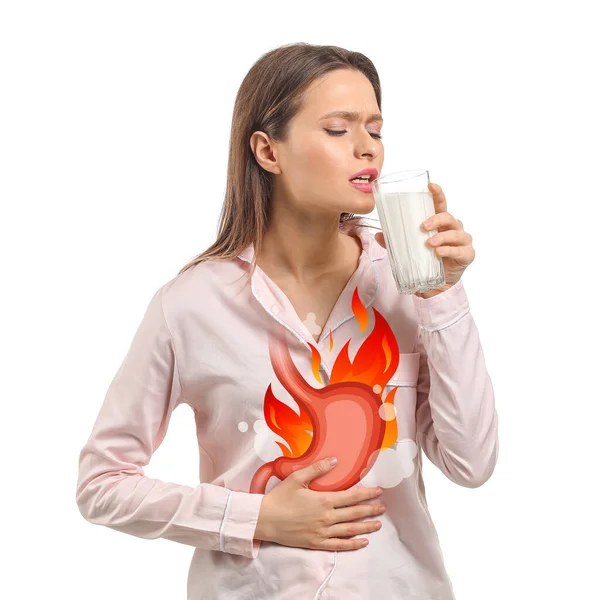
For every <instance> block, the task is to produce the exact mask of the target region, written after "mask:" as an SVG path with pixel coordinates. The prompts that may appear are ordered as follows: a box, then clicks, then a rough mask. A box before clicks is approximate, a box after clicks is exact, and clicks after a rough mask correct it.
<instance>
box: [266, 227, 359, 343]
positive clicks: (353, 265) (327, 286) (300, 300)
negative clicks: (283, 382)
mask: <svg viewBox="0 0 600 600" xmlns="http://www.w3.org/2000/svg"><path fill="white" fill-rule="evenodd" d="M346 237H347V238H348V244H347V250H346V256H345V260H344V261H343V262H342V267H340V268H339V269H338V270H337V271H335V272H334V273H333V274H332V275H330V276H329V277H327V279H326V281H323V282H322V283H320V284H318V285H314V286H312V287H310V288H307V287H306V286H302V285H300V284H298V283H297V282H294V281H293V280H286V281H282V280H280V281H278V280H276V279H273V281H274V282H275V283H276V284H277V286H278V287H279V288H280V289H281V290H282V291H283V293H284V294H285V295H286V296H287V297H288V299H289V301H290V303H291V304H292V306H293V307H294V309H295V311H296V313H297V314H298V317H299V318H300V320H301V321H303V322H304V324H305V325H306V327H307V328H308V330H309V331H310V332H311V334H312V336H313V338H314V339H315V341H316V342H319V341H320V337H321V335H323V334H324V333H325V332H323V327H324V326H325V323H327V319H328V317H329V315H330V314H331V311H332V310H333V308H334V306H335V304H336V302H337V300H338V298H339V297H340V294H341V293H342V291H343V290H344V288H345V287H346V284H347V283H348V280H349V279H350V277H352V275H353V273H354V272H355V271H356V269H357V268H358V262H359V259H360V256H361V253H362V244H361V242H360V240H359V239H358V238H357V237H355V236H351V235H347V236H346ZM309 313H313V315H314V316H313V315H310V314H309Z"/></svg>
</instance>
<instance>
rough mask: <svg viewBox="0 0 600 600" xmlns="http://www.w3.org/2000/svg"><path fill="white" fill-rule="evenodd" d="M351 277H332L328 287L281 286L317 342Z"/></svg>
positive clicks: (283, 284) (281, 284)
mask: <svg viewBox="0 0 600 600" xmlns="http://www.w3.org/2000/svg"><path fill="white" fill-rule="evenodd" d="M348 279H349V277H348V276H337V277H332V278H331V279H330V281H328V282H327V284H326V285H320V286H313V287H311V288H310V289H307V288H304V287H301V286H298V285H294V284H290V285H286V284H285V283H283V282H282V283H280V284H279V286H280V288H281V289H282V291H283V292H284V293H285V295H286V296H287V298H288V300H289V301H290V304H291V305H292V306H293V308H294V310H295V311H296V314H297V315H298V317H299V319H300V321H302V323H303V324H304V325H305V326H306V328H307V329H308V331H309V332H310V333H311V335H312V336H313V338H314V340H315V341H316V342H318V341H319V338H320V337H321V334H322V332H323V328H324V327H325V324H326V323H327V321H328V319H329V316H330V315H331V313H332V311H333V309H334V307H335V305H336V303H337V301H338V299H339V297H340V295H341V294H342V291H343V290H344V288H345V286H346V284H347V282H348Z"/></svg>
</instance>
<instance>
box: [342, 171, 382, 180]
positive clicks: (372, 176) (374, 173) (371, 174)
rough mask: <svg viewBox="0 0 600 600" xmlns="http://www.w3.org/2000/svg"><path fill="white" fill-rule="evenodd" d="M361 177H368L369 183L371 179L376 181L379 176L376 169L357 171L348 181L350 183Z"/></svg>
mask: <svg viewBox="0 0 600 600" xmlns="http://www.w3.org/2000/svg"><path fill="white" fill-rule="evenodd" d="M363 175H368V176H369V181H373V179H376V178H377V177H378V175H379V171H378V170H377V169H372V168H369V169H363V170H362V171H358V173H354V175H352V177H350V179H349V181H352V180H353V179H354V178H355V177H361V176H363Z"/></svg>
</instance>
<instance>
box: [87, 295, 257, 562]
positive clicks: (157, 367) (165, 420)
mask: <svg viewBox="0 0 600 600" xmlns="http://www.w3.org/2000/svg"><path fill="white" fill-rule="evenodd" d="M164 287H165V286H162V287H161V288H159V290H158V291H157V292H156V293H155V294H154V296H153V298H152V300H151V301H150V303H149V305H148V307H147V309H146V313H145V315H144V317H143V319H142V322H141V323H140V325H139V327H138V329H137V331H136V333H135V336H134V338H133V341H132V343H131V346H130V348H129V350H128V352H127V354H126V356H125V359H124V361H123V363H122V364H121V366H120V368H119V370H118V371H117V373H116V375H115V377H114V378H113V380H112V383H111V384H110V386H109V388H108V392H107V394H106V396H105V398H104V402H103V404H102V406H101V408H100V411H99V414H98V416H97V418H96V421H95V423H94V425H93V428H92V431H91V434H90V436H89V438H88V440H87V442H86V443H85V445H84V446H83V448H82V449H81V451H80V454H79V473H78V480H77V491H76V500H77V506H78V508H79V511H80V513H81V514H82V516H83V517H84V518H85V519H86V520H87V521H89V522H91V523H94V524H98V525H104V526H106V527H110V528H111V529H115V530H117V531H121V532H123V533H127V534H130V535H134V536H137V537H140V538H146V539H156V538H165V539H168V540H172V541H174V542H179V543H182V544H187V545H189V546H195V547H197V548H204V549H208V550H220V551H222V552H228V553H232V554H239V555H242V556H246V557H248V558H256V556H257V555H258V550H259V547H260V543H261V542H260V540H255V539H253V536H254V532H255V529H256V524H257V521H258V515H259V511H260V505H261V502H262V499H263V497H264V494H249V493H244V492H238V491H231V490H228V489H226V488H224V487H221V486H220V485H213V484H209V483H201V484H200V485H198V486H196V487H190V486H188V485H181V484H177V483H170V482H166V481H161V480H159V479H153V478H150V477H147V476H145V475H144V470H143V467H144V466H145V465H147V464H148V463H149V462H150V458H151V456H152V454H153V452H154V451H155V450H156V449H157V448H158V447H159V446H160V444H161V443H162V441H163V439H164V437H165V435H166V432H167V427H168V425H169V420H170V418H171V414H172V412H173V411H174V410H175V408H176V407H177V406H178V405H179V404H181V403H182V401H183V390H182V385H181V382H180V378H179V373H178V369H177V362H176V357H175V349H174V344H173V340H172V337H171V334H170V331H169V328H168V326H167V323H166V321H165V316H164V312H163V306H162V294H163V289H164Z"/></svg>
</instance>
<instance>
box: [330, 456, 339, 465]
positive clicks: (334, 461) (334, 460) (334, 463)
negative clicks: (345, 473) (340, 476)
mask: <svg viewBox="0 0 600 600" xmlns="http://www.w3.org/2000/svg"><path fill="white" fill-rule="evenodd" d="M337 461H338V459H337V458H336V457H335V456H332V457H331V458H330V459H329V464H330V465H332V466H333V465H337Z"/></svg>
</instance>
